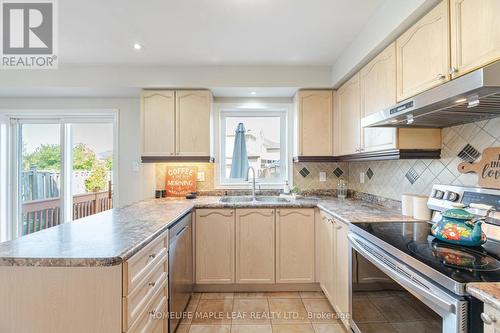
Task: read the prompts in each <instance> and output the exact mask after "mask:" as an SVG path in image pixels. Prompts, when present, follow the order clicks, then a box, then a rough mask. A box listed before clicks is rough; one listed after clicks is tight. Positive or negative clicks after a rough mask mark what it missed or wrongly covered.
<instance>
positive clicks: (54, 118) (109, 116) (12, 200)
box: [0, 109, 119, 240]
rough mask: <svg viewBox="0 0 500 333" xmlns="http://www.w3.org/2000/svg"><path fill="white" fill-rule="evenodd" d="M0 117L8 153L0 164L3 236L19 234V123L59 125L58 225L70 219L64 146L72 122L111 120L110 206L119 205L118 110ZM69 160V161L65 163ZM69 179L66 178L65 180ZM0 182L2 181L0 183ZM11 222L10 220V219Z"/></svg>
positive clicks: (69, 165) (21, 113)
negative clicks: (3, 125) (4, 182)
mask: <svg viewBox="0 0 500 333" xmlns="http://www.w3.org/2000/svg"><path fill="white" fill-rule="evenodd" d="M0 117H2V119H3V123H4V124H5V125H6V126H5V128H4V130H5V134H4V137H6V142H5V144H4V145H3V146H0V149H1V150H2V152H0V154H5V155H6V156H7V160H8V162H7V163H5V165H1V164H0V176H1V177H0V178H3V179H6V180H7V182H8V183H7V184H6V186H5V185H4V186H2V187H1V188H0V190H2V191H5V193H6V194H7V195H6V196H5V198H1V197H0V207H6V209H5V210H6V212H5V213H0V226H1V227H2V228H1V229H0V230H3V231H4V232H7V235H4V234H2V239H4V240H9V239H14V238H17V237H20V236H22V220H21V219H20V212H21V210H22V203H21V201H20V198H19V183H20V177H21V173H20V167H21V166H20V165H19V162H20V156H21V154H22V143H21V142H20V140H21V139H22V138H21V133H20V129H21V125H22V124H37V123H38V124H44V123H45V124H47V123H50V124H59V125H60V130H61V134H60V142H61V145H62V146H61V179H62V184H61V192H60V193H61V195H60V198H61V224H63V223H66V222H69V221H71V219H72V198H71V199H70V200H68V198H67V197H68V195H67V194H68V193H69V195H71V193H72V189H71V179H70V178H67V174H68V173H71V172H72V167H73V165H72V164H73V161H72V150H71V149H69V150H68V149H66V148H67V147H68V146H71V145H72V130H71V124H78V123H80V124H91V123H110V124H112V125H113V161H114V162H113V171H112V174H113V206H114V207H117V206H118V205H119V204H118V202H119V198H118V194H119V181H118V161H119V154H118V152H119V133H118V124H119V111H118V110H117V109H90V110H88V109H77V110H59V111H56V110H54V109H43V110H1V109H0ZM66 161H69V163H66ZM68 179H69V181H68ZM0 185H1V184H0ZM9 221H10V222H9Z"/></svg>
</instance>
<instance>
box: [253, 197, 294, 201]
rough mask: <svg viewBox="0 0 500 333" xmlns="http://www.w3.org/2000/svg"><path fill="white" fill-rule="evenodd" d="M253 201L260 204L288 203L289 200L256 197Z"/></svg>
mask: <svg viewBox="0 0 500 333" xmlns="http://www.w3.org/2000/svg"><path fill="white" fill-rule="evenodd" d="M255 201H260V202H290V200H288V199H285V198H280V197H256V198H255Z"/></svg>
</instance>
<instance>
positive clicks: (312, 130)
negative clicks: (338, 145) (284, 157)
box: [295, 90, 333, 156]
mask: <svg viewBox="0 0 500 333" xmlns="http://www.w3.org/2000/svg"><path fill="white" fill-rule="evenodd" d="M295 102H296V107H297V119H296V121H297V123H298V143H297V144H298V152H297V154H298V155H299V156H331V155H333V92H332V91H331V90H302V91H299V92H298V93H297V95H296V96H295Z"/></svg>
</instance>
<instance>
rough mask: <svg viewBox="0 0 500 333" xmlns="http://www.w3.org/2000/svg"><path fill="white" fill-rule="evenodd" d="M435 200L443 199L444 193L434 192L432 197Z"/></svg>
mask: <svg viewBox="0 0 500 333" xmlns="http://www.w3.org/2000/svg"><path fill="white" fill-rule="evenodd" d="M432 196H433V197H434V198H436V199H443V196H444V192H443V191H440V190H436V191H434V194H433V195H432Z"/></svg>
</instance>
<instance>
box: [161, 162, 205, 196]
mask: <svg viewBox="0 0 500 333" xmlns="http://www.w3.org/2000/svg"><path fill="white" fill-rule="evenodd" d="M165 171H166V175H165V190H166V191H167V197H183V196H185V195H186V194H187V193H188V192H196V176H197V174H198V168H197V167H185V166H169V167H167V169H166V170H165Z"/></svg>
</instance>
